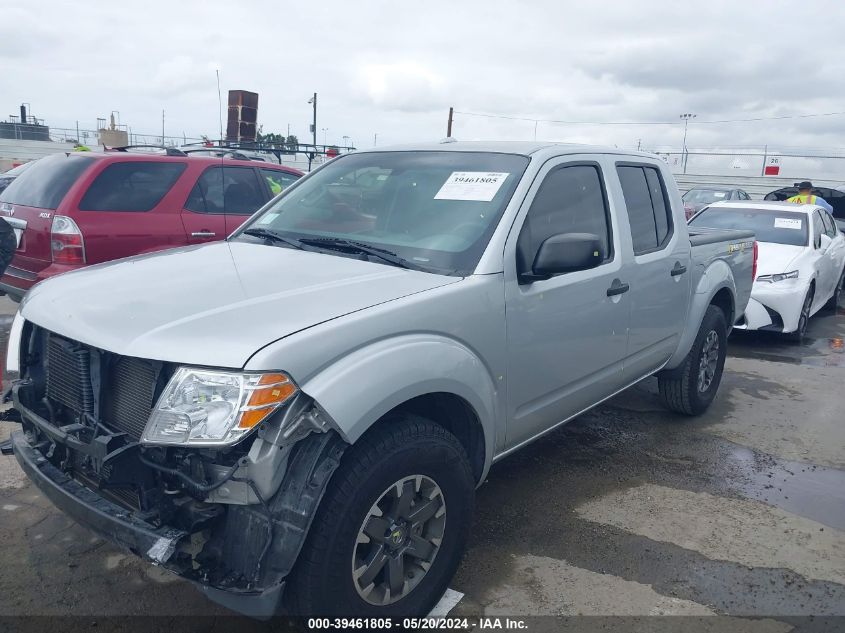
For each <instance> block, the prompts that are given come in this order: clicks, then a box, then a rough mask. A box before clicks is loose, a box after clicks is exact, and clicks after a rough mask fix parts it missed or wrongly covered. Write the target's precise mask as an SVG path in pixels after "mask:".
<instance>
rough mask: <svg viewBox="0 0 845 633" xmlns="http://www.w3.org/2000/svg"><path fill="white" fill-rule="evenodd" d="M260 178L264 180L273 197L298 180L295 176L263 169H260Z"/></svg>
mask: <svg viewBox="0 0 845 633" xmlns="http://www.w3.org/2000/svg"><path fill="white" fill-rule="evenodd" d="M261 177H262V178H264V180H265V181H266V183H267V187H268V188H269V189H270V193H271V194H273V195H274V196H277V195H279V194H280V193H282V191H284V190H285V189H287V188H288V187H290V186H291V185H292V184H293V183H295V182H296V181H297V180H298V177H297V176H296V175H295V174H289V173H287V172H285V171H278V170H275V169H264V168H263V167H262V168H261Z"/></svg>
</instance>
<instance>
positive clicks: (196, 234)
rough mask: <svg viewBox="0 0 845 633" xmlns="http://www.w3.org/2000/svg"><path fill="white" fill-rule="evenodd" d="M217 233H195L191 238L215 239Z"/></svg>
mask: <svg viewBox="0 0 845 633" xmlns="http://www.w3.org/2000/svg"><path fill="white" fill-rule="evenodd" d="M216 235H217V233H215V232H214V231H194V232H193V233H191V237H215V236H216Z"/></svg>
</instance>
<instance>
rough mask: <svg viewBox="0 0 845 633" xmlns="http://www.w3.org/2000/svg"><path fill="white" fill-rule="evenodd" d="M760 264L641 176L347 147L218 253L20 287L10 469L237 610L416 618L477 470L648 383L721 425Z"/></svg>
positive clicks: (655, 163) (573, 165) (633, 168)
mask: <svg viewBox="0 0 845 633" xmlns="http://www.w3.org/2000/svg"><path fill="white" fill-rule="evenodd" d="M755 253H756V248H755V241H754V234H753V233H751V232H745V231H730V230H706V229H703V230H701V229H700V230H696V231H695V232H692V233H691V232H690V231H689V229H688V227H687V224H686V222H685V221H684V207H683V203H682V201H681V197H680V195H679V192H678V190H677V187H676V185H675V183H674V180H673V177H672V175H671V173H670V172H669V170H668V168H667V166H666V165H665V164H664V163H663V162H662V161H661V160H659V159H658V158H657V157H655V156H653V155H650V154H645V153H632V152H625V151H620V150H616V149H610V148H603V147H591V146H578V145H555V144H543V143H463V142H450V143H442V144H432V145H415V146H408V147H397V148H392V149H381V148H379V149H377V150H372V151H365V152H359V153H353V154H348V155H344V156H341V157H339V158H337V159H335V160H332V161H330V162H328V163H327V164H325V165H324V166H322V167H320V168H319V169H317V170H315V171H314V172H312V173H311V174H309V175H308V176H306V177H305V178H302V179H301V180H299V181H298V182H296V183H295V184H294V185H292V186H291V187H289V188H288V189H287V190H286V191H285V192H283V193H282V194H281V195H280V196H278V197H277V198H275V199H273V200H272V201H270V202H269V203H268V204H267V205H265V206H264V207H263V208H262V209H261V210H259V211H258V212H257V213H256V214H255V215H254V216H253V217H252V218H250V219H249V220H248V221H247V222H246V223H245V224H244V225H243V226H242V227H241V228H239V229H238V230H236V231H235V232H234V233H233V234H231V235H230V236H229V237H228V239H226V240H225V241H222V242H218V243H210V244H202V245H195V246H187V247H182V248H178V249H175V250H171V251H167V252H162V253H155V254H149V255H142V256H137V257H133V258H128V259H123V260H118V261H114V262H109V263H105V264H101V265H95V266H91V267H89V268H86V269H83V270H79V271H76V272H71V273H67V274H64V275H60V276H57V277H55V278H52V279H49V280H47V281H44V282H42V283H40V284H38V285H37V286H35V287H34V288H33V289H32V290H31V291H30V292H29V293H28V294H27V295H26V297H25V298H24V299H23V301H22V302H21V305H20V310H19V312H18V314H17V315H16V316H15V319H14V322H13V328H12V332H11V340H10V344H9V352H8V358H7V363H8V367H9V369H10V370H13V371H15V372H17V374H16V376H17V377H16V379H15V380H14V382H13V383H12V387H11V389H10V390H9V392H8V395H7V398H8V399H10V400H11V402H12V403H13V405H14V416H15V417H16V418H17V419H18V421H19V422H20V425H21V427H20V430H19V431H16V432H15V433H13V435H12V438H11V441H10V444H11V446H8V447H7V452H14V455H15V456H16V458H17V460H18V462H19V463H20V465H21V467H22V468H23V470H24V471H25V472H26V474H27V475H28V476H29V478H30V479H31V480H32V481H33V482H34V483H35V485H36V486H37V487H38V488H39V489H40V490H41V491H42V492H43V493H44V495H46V496H47V497H48V498H49V499H50V500H51V501H52V502H53V503H54V504H55V505H56V506H57V507H58V508H60V509H61V510H63V511H64V512H66V513H67V514H68V515H69V516H71V517H72V518H74V519H75V520H76V521H78V522H79V523H80V524H83V525H86V526H88V527H90V528H91V530H93V531H94V532H96V533H98V534H100V535H102V536H103V537H104V538H106V539H108V540H109V541H111V542H113V543H116V544H117V545H119V546H121V547H122V548H125V549H126V550H128V551H130V552H133V553H135V554H137V555H138V556H141V557H143V558H145V559H147V560H148V561H150V562H151V563H154V564H156V565H160V566H162V567H164V568H166V569H168V570H170V571H172V572H174V573H176V574H178V575H180V576H182V577H184V578H187V579H189V580H190V581H192V582H193V583H195V584H196V585H197V586H199V587H200V588H201V589H202V590H203V591H205V592H206V593H207V594H208V595H209V596H210V597H211V598H212V599H214V600H216V601H219V602H220V603H223V604H225V605H227V606H229V607H230V608H232V609H235V610H238V611H241V612H245V613H250V614H253V615H256V616H269V615H271V614H274V613H278V612H286V613H293V614H298V615H309V616H315V615H316V616H332V615H343V616H360V617H369V616H372V617H388V616H421V615H425V614H426V613H428V612H429V610H430V609H431V608H432V606H433V605H434V604H435V603H436V602H437V601H438V599H439V598H440V597H441V596H442V595H443V593H444V590H445V589H446V587H447V584H448V583H449V581H450V579H451V578H452V576H453V574H454V572H455V570H456V568H457V566H458V563H459V561H460V560H461V554H462V552H463V550H464V547H465V544H466V541H467V535H468V533H469V529H470V524H471V520H472V513H473V500H474V491H475V488H476V487H477V486H478V485H480V484H481V483H482V482H483V481H484V479H485V477H486V475H487V472H488V470H489V469H490V467H491V465H492V464H494V463H495V462H497V461H499V460H501V459H504V458H505V457H507V456H508V455H510V454H511V453H513V452H514V451H517V450H518V449H520V448H521V447H523V446H525V445H526V444H528V443H530V442H533V441H535V440H538V439H540V438H542V437H543V435H545V434H547V433H549V432H550V431H552V430H554V429H556V428H558V427H559V426H561V425H562V424H564V423H566V422H567V421H569V420H571V419H573V418H575V417H576V416H578V415H579V414H581V413H583V412H585V411H587V410H588V409H590V408H591V407H594V406H596V405H597V404H599V403H601V402H602V401H604V400H607V399H608V398H610V397H611V396H613V395H614V394H617V393H619V392H620V391H622V390H624V389H626V388H628V387H630V386H631V385H633V384H635V383H637V382H639V381H640V380H642V379H643V378H645V377H647V376H651V375H653V374H656V375H657V379H658V382H659V393H660V396H661V398H662V400H663V402H665V404H666V406H667V407H668V408H669V409H671V410H673V411H676V412H677V413H678V414H680V415H698V414H700V413H702V412H703V411H704V410H705V409H707V407H708V406H709V405H710V403H711V402H712V401H713V399H714V397H715V396H716V392H717V389H718V387H719V382H720V378H721V375H722V367H723V365H724V362H725V352H726V346H727V337H728V333H729V332H730V330H731V326H732V325H733V324H734V322H735V320H736V319H738V318H739V317H740V316H741V315H742V314H743V312H744V310H745V306H746V303H747V302H748V298H749V295H750V291H751V284H752V279H753V276H754V266H755ZM541 483H542V482H538V485H541Z"/></svg>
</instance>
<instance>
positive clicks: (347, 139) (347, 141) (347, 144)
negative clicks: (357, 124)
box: [343, 134, 349, 147]
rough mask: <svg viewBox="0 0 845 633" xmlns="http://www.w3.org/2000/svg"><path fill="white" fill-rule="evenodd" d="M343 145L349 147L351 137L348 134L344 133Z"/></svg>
mask: <svg viewBox="0 0 845 633" xmlns="http://www.w3.org/2000/svg"><path fill="white" fill-rule="evenodd" d="M343 146H344V147H349V137H348V136H346V134H344V135H343Z"/></svg>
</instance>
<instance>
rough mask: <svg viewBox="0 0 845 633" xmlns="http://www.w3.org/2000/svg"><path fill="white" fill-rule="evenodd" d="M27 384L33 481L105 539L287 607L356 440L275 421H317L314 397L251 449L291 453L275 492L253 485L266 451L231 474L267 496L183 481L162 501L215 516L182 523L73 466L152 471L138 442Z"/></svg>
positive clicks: (16, 443)
mask: <svg viewBox="0 0 845 633" xmlns="http://www.w3.org/2000/svg"><path fill="white" fill-rule="evenodd" d="M26 388H27V385H26V383H23V382H19V383H16V384H15V386H14V387H13V388H12V390H11V399H12V401H13V402H14V405H15V412H16V413H18V414H19V415H20V420H19V421H20V423H21V424H22V425H23V430H22V431H19V432H15V433H14V434H13V436H12V439H11V447H10V448H11V449H12V452H13V453H14V455H15V457H16V458H17V460H18V462H19V463H20V465H21V468H22V469H23V470H24V472H25V473H26V475H27V476H28V477H29V478H30V480H32V481H33V483H34V484H35V485H36V486H37V487H38V488H39V489H40V490H41V491H42V492H43V493H44V495H45V496H46V497H47V498H48V499H50V501H51V502H53V504H55V505H56V506H57V507H58V508H59V509H60V510H61V511H62V512H64V513H66V514H67V515H69V516H70V517H71V518H73V519H74V520H76V521H77V522H78V523H80V524H81V525H84V526H86V527H88V528H90V529H91V530H93V531H94V532H96V533H97V534H98V535H100V536H102V537H103V538H105V539H106V540H108V541H110V542H113V543H115V544H116V545H118V546H120V547H121V548H123V549H125V550H127V551H129V552H131V553H133V554H136V555H138V556H140V557H142V558H144V559H145V560H147V561H149V562H151V563H153V564H156V565H160V566H161V567H163V568H165V569H167V570H168V571H171V572H173V573H174V574H176V575H178V576H181V577H182V578H185V579H186V580H189V581H191V582H192V583H193V584H195V585H196V586H197V587H198V588H200V589H201V590H202V591H203V592H204V593H205V594H206V595H207V597H209V598H210V599H211V600H214V601H215V602H218V603H220V604H222V605H224V606H226V607H228V608H230V609H232V610H234V611H238V612H240V613H244V614H246V615H250V616H253V617H259V618H266V617H270V616H272V615H274V614H277V613H279V612H280V611H281V606H282V598H283V593H284V588H285V580H286V578H287V576H288V575H289V574H290V572H291V570H292V569H293V565H294V563H295V562H296V559H297V557H298V555H299V551H300V549H301V547H302V545H303V543H304V541H305V537H306V535H307V533H308V529H309V527H310V525H311V521H312V519H313V517H314V514H315V512H316V510H317V507H318V505H319V503H320V500H321V499H322V497H323V494H324V493H325V489H326V486H327V484H328V481H329V479H330V477H331V475H332V474H333V473H334V471H335V469H336V468H337V466H338V465H339V463H340V456H341V454H342V453H343V451H344V450H345V448H346V446H347V444H346V442H344V441H343V440H342V439H341V437H340V436H339V435H338V434H337V433H336V432H334V431H331V430H328V429H326V430H322V431H320V432H310V433H307V432H305V430H303V429H304V428H305V426H307V425H306V424H305V423H304V422H303V423H301V424H300V425H299V427H298V428H300V430H301V431H302V432H301V433H297V434H296V435H295V436H293V437H290V438H287V439H286V438H285V437H283V435H284V434H283V433H282V432H281V431H280V430H275V431H274V430H273V429H275V428H277V426H278V425H281V424H283V422H282V420H285V419H288V421H289V422H291V420H292V422H291V424H290V425H289V426H291V427H293V428H297V424H296V421H297V420H299V419H300V418H302V419H303V420H309V419H310V418H311V416H312V415H313V413H312V412H311V411H310V410H309V408H308V406H307V404H308V403H307V402H305V403H304V406H294V407H290V408H288V409H287V410H286V411H284V412H283V413H282V414H280V415H279V416H278V419H277V420H276V421H275V423H271V424H268V425H267V428H266V429H265V430H262V431H261V432H260V434H259V435H258V436H257V437H256V438H255V439H254V443H253V446H252V448H253V449H255V451H256V453H258V454H259V455H262V454H265V453H268V452H269V453H275V454H276V455H284V459H283V461H282V462H281V463H282V464H284V465H283V466H280V465H278V464H277V465H276V466H274V469H275V468H279V470H280V473H281V474H280V481H279V480H276V481H277V483H276V484H275V486H276V488H275V492H274V493H273V494H272V496H270V497H268V498H264V497H263V496H261V495H260V494H259V493H258V489H257V487H255V485H254V481H253V476H256V477H259V479H262V477H261V475H262V473H263V474H264V475H267V476H266V477H263V479H267V478H268V477H269V475H268V473H267V472H265V471H267V470H268V462H267V461H265V460H260V459H259V460H258V461H257V462H255V464H254V467H255V468H257V469H259V470H257V471H256V472H255V473H253V472H252V471H251V469H250V468H247V469H246V470H245V471H244V476H243V477H232V478H231V480H230V482H231V484H235V483H239V482H246V483H247V484H248V485H249V486H251V487H252V488H253V490H254V493H255V495H257V496H258V498H259V500H260V503H259V504H253V503H249V501H248V499H244V501H242V502H241V503H235V504H232V503H227V502H215V501H209V499H210V498H211V497H212V494H208V495H204V494H200V492H198V491H197V490H195V491H194V492H193V494H194V495H195V497H194V498H193V500H192V499H191V498H190V494H189V491H190V489H191V486H183V488H182V490H181V491H178V496H177V497H173V496H172V494H173V491H172V490H171V491H170V494H165V495H163V496H161V497H160V498H161V500H162V501H163V502H165V501H171V500H173V499H182V500H184V501H185V502H186V503H185V504H184V506H185V507H187V506H190V505H195V504H199V506H201V507H202V508H203V510H201V511H198V512H196V513H195V515H196V516H197V517H199V518H200V519H202V518H203V517H208V519H207V520H204V521H203V520H201V521H196V522H189V523H185V522H184V521H182V523H185V525H179V524H178V522H177V524H175V525H174V524H173V523H171V522H170V521H169V520H167V519H166V516H173V515H172V513H171V514H167V513H163V512H162V511H160V508H159V506H153V507H151V508H147V509H140V510H136V509H133V508H132V507H127V506H126V505H125V504H122V503H121V499H119V498H115V496H114V492H113V490H112V489H111V488H109V485H108V482H107V481H103V482H101V483H100V484H97V483H96V482H94V483H92V481H91V480H90V479H89V480H86V479H85V478H82V479H80V478H79V477H80V475H79V474H78V473H77V471H76V470H74V469H73V468H68V467H66V464H67V461H68V460H69V458H70V455H71V454H81V455H88V456H91V457H95V458H96V460H98V461H99V462H100V463H102V464H110V465H109V466H107V467H105V470H103V472H105V471H109V472H111V477H113V478H114V477H115V476H116V477H117V478H121V479H124V480H125V478H126V477H127V476H130V473H133V472H134V473H135V474H134V475H131V476H130V478H132V477H135V476H138V477H147V476H148V474H149V473H145V472H143V471H138V470H135V471H133V470H132V467H133V464H136V465H137V463H136V462H137V460H139V459H140V456H139V451H140V447H139V446H138V445H137V444H130V445H125V444H123V443H122V442H120V441H117V442H114V441H113V438H114V437H117V436H101V437H99V438H95V439H94V440H93V441H84V440H83V439H82V438H81V437H79V434H78V432H76V431H77V429H74V428H73V427H72V426H63V427H58V426H55V425H53V424H51V423H50V422H49V421H47V420H46V419H44V418H43V417H41V416H39V415H38V414H36V413H35V412H34V411H33V410H32V409H30V408H28V407H27V406H26V405H25V404H23V403H22V401H21V399H20V397H19V396H20V393H21V389H23V390H24V392H25V390H26ZM77 426H78V425H77ZM310 428H311V429H314V428H315V427H314V426H313V425H312V426H311V427H310ZM98 440H102V441H98ZM63 455H64V459H62V457H61V456H63ZM145 461H147V460H145ZM246 461H248V460H246V458H242V460H241V462H242V463H245V462H246ZM272 463H273V464H276V462H272ZM164 470H167V469H164ZM237 472H241V471H240V469H239V470H238V471H237ZM160 476H161V475H155V476H154V477H160ZM174 483H178V482H174V481H172V480H171V482H170V483H169V484H167V485H169V486H172V485H174ZM195 483H196V482H195ZM103 484H105V485H103ZM158 484H159V485H162V484H164V482H163V481H158ZM229 485H230V484H228V483H227V486H229ZM224 488H225V487H224ZM219 490H222V489H221V488H216V489H215V491H214V492H218V491H219ZM230 493H231V491H230ZM154 499H155V497H154ZM195 515H191V516H195ZM191 525H192V526H193V527H189V526H191Z"/></svg>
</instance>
